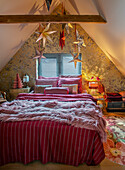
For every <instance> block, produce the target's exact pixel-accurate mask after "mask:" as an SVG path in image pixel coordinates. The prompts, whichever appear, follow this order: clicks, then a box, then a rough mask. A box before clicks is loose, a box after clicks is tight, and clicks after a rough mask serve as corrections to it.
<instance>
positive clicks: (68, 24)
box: [62, 9, 73, 34]
mask: <svg viewBox="0 0 125 170" xmlns="http://www.w3.org/2000/svg"><path fill="white" fill-rule="evenodd" d="M63 15H66V10H65V9H63ZM64 28H65V29H66V31H67V33H68V34H69V28H73V26H72V25H71V24H70V23H64V24H62V29H63V30H64Z"/></svg>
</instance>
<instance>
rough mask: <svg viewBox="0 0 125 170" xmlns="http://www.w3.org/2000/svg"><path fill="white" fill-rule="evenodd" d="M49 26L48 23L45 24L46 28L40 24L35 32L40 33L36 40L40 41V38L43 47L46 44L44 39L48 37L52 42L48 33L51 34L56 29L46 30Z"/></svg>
mask: <svg viewBox="0 0 125 170" xmlns="http://www.w3.org/2000/svg"><path fill="white" fill-rule="evenodd" d="M49 27H50V23H49V24H48V25H47V26H46V28H44V27H43V25H42V24H41V28H40V31H39V32H36V33H37V34H40V36H39V38H38V39H37V40H36V42H38V41H40V40H41V39H43V47H45V44H46V39H48V40H49V41H51V42H52V39H51V38H50V36H49V34H53V33H55V32H56V31H48V30H49Z"/></svg>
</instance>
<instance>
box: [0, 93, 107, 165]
mask: <svg viewBox="0 0 125 170" xmlns="http://www.w3.org/2000/svg"><path fill="white" fill-rule="evenodd" d="M105 126H106V123H105V120H104V119H103V117H102V112H101V109H100V108H99V106H98V105H96V100H95V99H94V98H93V97H92V96H91V95H89V94H87V93H85V94H84V93H83V94H41V93H21V94H19V95H18V97H17V99H16V100H14V101H11V102H5V103H3V104H2V105H1V106H0V165H4V164H7V163H14V162H21V163H24V164H28V163H30V162H32V161H35V160H40V161H41V162H42V163H43V164H45V163H47V162H55V163H64V164H68V165H74V166H78V165H79V164H82V163H86V164H87V165H97V164H99V163H100V162H101V161H102V160H103V159H104V158H105V153H104V149H103V141H105V140H106V133H105Z"/></svg>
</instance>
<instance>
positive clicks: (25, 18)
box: [0, 15, 106, 24]
mask: <svg viewBox="0 0 125 170" xmlns="http://www.w3.org/2000/svg"><path fill="white" fill-rule="evenodd" d="M39 22H42V23H44V22H45V23H81V22H89V23H90V22H91V23H106V20H105V19H104V18H102V17H101V16H100V15H0V24H11V23H39Z"/></svg>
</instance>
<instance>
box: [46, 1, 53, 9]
mask: <svg viewBox="0 0 125 170" xmlns="http://www.w3.org/2000/svg"><path fill="white" fill-rule="evenodd" d="M51 3H52V0H46V5H47V9H48V11H49V9H50V5H51Z"/></svg>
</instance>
